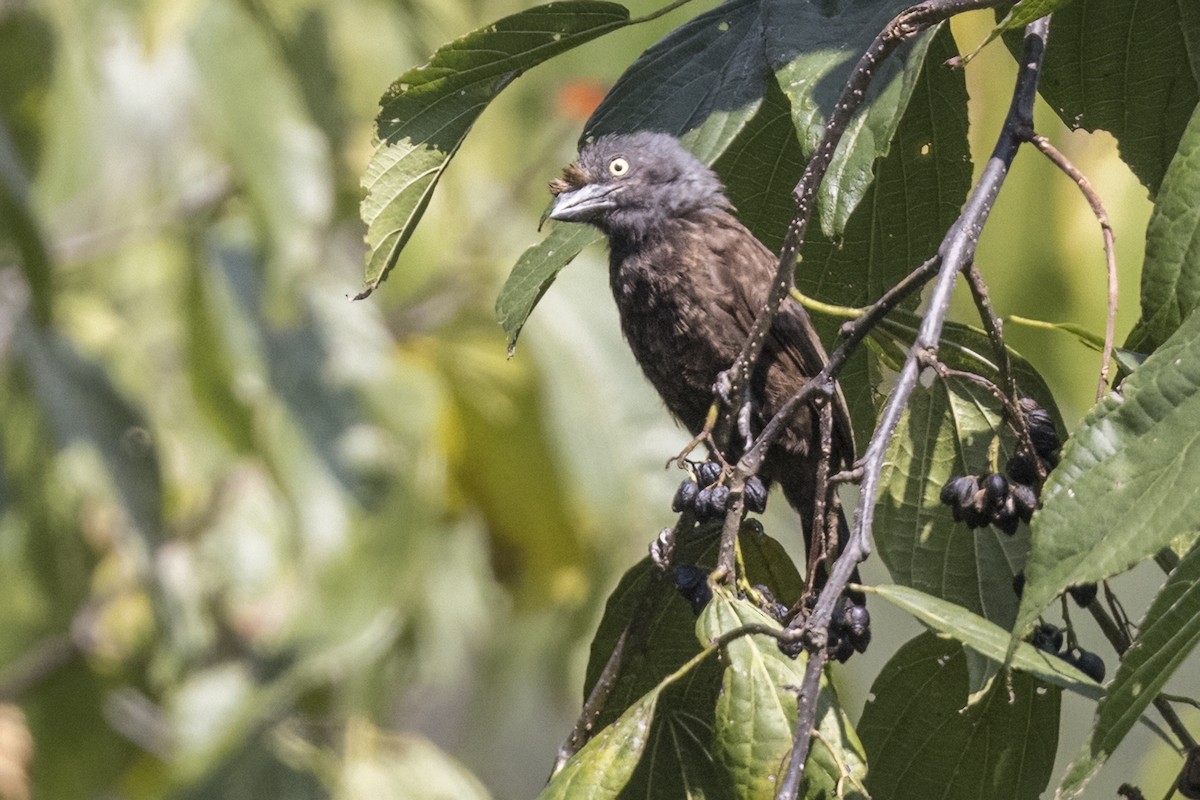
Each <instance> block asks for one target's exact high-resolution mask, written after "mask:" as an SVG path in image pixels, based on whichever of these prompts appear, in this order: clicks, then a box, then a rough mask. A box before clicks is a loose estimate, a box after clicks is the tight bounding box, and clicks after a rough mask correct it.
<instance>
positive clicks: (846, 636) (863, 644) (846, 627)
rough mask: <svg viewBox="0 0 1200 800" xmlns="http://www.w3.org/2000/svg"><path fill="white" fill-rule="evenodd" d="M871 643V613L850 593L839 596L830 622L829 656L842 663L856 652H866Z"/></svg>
mask: <svg viewBox="0 0 1200 800" xmlns="http://www.w3.org/2000/svg"><path fill="white" fill-rule="evenodd" d="M870 643H871V613H870V612H869V611H867V607H866V606H865V605H863V604H862V600H861V599H859V600H858V601H856V600H855V598H853V597H851V596H850V595H848V594H844V595H842V596H841V597H839V598H838V603H837V605H836V606H835V607H834V609H833V619H832V620H831V621H830V623H829V645H828V650H829V656H830V658H833V659H835V660H837V661H839V662H840V663H842V664H845V663H846V661H847V660H849V658H850V656H852V655H854V654H855V653H865V652H866V651H867V645H869V644H870Z"/></svg>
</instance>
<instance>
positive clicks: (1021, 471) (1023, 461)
mask: <svg viewBox="0 0 1200 800" xmlns="http://www.w3.org/2000/svg"><path fill="white" fill-rule="evenodd" d="M1004 471H1005V472H1007V473H1008V477H1009V479H1010V480H1013V481H1016V482H1017V483H1023V484H1025V485H1026V486H1033V485H1034V484H1035V483H1037V480H1038V472H1037V465H1036V464H1035V463H1034V461H1033V457H1032V456H1031V455H1030V454H1028V453H1017V454H1016V455H1015V456H1013V457H1012V458H1010V459H1008V463H1007V464H1005V465H1004Z"/></svg>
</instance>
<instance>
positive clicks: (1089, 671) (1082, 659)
mask: <svg viewBox="0 0 1200 800" xmlns="http://www.w3.org/2000/svg"><path fill="white" fill-rule="evenodd" d="M1074 663H1075V666H1077V667H1079V671H1080V672H1082V673H1083V674H1084V675H1087V676H1088V677H1089V678H1091V679H1092V680H1094V681H1095V682H1096V683H1103V682H1104V671H1105V670H1104V659H1102V658H1100V656H1098V655H1096V654H1095V653H1089V652H1088V651H1087V650H1080V651H1079V656H1078V658H1076V659H1074Z"/></svg>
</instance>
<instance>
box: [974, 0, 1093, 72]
mask: <svg viewBox="0 0 1200 800" xmlns="http://www.w3.org/2000/svg"><path fill="white" fill-rule="evenodd" d="M1070 2H1071V0H1020V2H1018V3H1017V4H1016V5H1015V6H1013V7H1012V8H1010V9H1009V10H1008V13H1007V14H1005V15H1004V17H1003V18H1002V19H1001V20H1000V21H999V22H997V23H996V27H994V28H992V30H991V32H990V33H989V34H988V35H987V38H986V39H984V40H983V43H982V44H980V45H979V46H978V47H976V48H975V49H974V50H973V51H972V52H971V53H970V54H969V55H968V56H967V57H966V58H964V59H963V60H964V61H968V60H970V59H972V58H974V57H975V54H976V53H978V52H979V51H980V50H982V49H983V48H985V47H987V46H988V45H989V44H991V42H992V41H994V40H995V39H996V37H997V36H999V35H1000V34H1002V33H1007V32H1008V31H1015V30H1017V29H1019V28H1024V27H1025V26H1026V25H1028V24H1029V23H1031V22H1033V21H1034V20H1037V19H1041V18H1042V17H1044V16H1046V15H1047V14H1052V13H1054V12H1055V11H1057V10H1058V9H1059V8H1062V7H1063V6H1064V5H1066V4H1067V3H1070Z"/></svg>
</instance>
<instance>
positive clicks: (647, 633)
mask: <svg viewBox="0 0 1200 800" xmlns="http://www.w3.org/2000/svg"><path fill="white" fill-rule="evenodd" d="M719 534H720V526H719V525H716V524H713V525H707V526H705V527H703V528H700V529H698V530H696V531H695V532H694V533H691V534H688V535H687V536H686V537H684V538H683V540H682V541H680V542H678V543H677V545H676V553H675V563H677V564H689V565H696V566H699V567H701V568H704V569H715V568H716V561H717V548H718V545H719V543H720V536H719ZM740 543H741V549H742V558H743V560H744V562H745V564H746V570H747V578H748V580H749V581H750V582H751V583H752V584H763V585H765V586H767V588H769V589H770V590H771V592H772V593H773V594H774V595H775V597H776V598H777V599H778V600H779V601H780V602H782V603H787V604H791V603H793V602H794V601H795V600H796V599H797V598H798V597H799V593H800V591H801V590H802V588H803V585H804V580H803V578H801V577H800V575H799V573H798V572H797V571H796V567H795V565H794V564H793V563H792V561H791V559H790V558H789V557H788V555H787V552H786V551H785V550H784V549H783V546H782V545H781V544H779V542H777V541H775V540H774V539H772V538H771V537H769V536H759V535H743V536H741V537H740ZM647 593H648V596H647V597H646V600H645V603H646V606H647V608H648V609H649V613H648V614H646V615H644V616H643V617H641V618H640V619H639V623H638V624H639V625H641V626H643V627H642V629H641V630H642V632H641V633H640V634H638V636H637V638H638V639H640V640H641V643H640V645H639V646H638V647H635V648H633V649H632V651H631V652H629V653H627V655H626V661H625V662H624V664H623V668H622V670H621V676H620V678H619V679H618V681H617V684H616V687H615V688H614V689H613V690H612V693H611V694H610V695H609V699H608V703H607V704H606V705H605V710H604V713H603V714H602V715H601V716H600V720H599V722H598V727H599V726H603V725H604V724H606V723H607V722H610V721H612V720H614V719H616V717H617V716H618V715H619V714H620V713H621V711H622V710H623V709H624V708H626V707H628V706H629V704H630V703H632V702H634V701H635V700H636V699H637V698H638V697H641V696H642V695H643V694H645V693H646V692H648V691H649V690H650V689H651V688H652V687H653V686H654V685H655V684H656V683H657V682H658V681H659V680H660V679H661V678H662V677H663V676H665V675H668V674H670V673H671V672H672V671H674V670H676V669H678V668H679V666H680V665H681V664H683V663H684V662H685V661H686V660H687V659H688V658H691V657H692V656H693V655H695V654H696V653H698V652H700V645H699V643H698V642H697V641H696V638H695V636H694V634H693V632H692V631H693V628H694V626H695V613H694V612H693V611H692V608H691V606H690V605H689V604H688V602H687V601H686V600H684V599H683V597H682V596H680V594H679V592H678V590H677V589H676V588H675V582H674V580H673V579H672V577H671V576H669V575H663V574H662V573H661V572H660V571H659V570H658V568H657V567H656V566H655V565H654V564H653V563H652V562H651V561H650V559H649V558H644V559H642V560H641V561H639V562H638V563H637V564H636V565H634V566H633V567H632V568H630V570H629V571H628V572H626V573H625V575H624V577H622V578H621V581H620V583H618V584H617V588H616V589H614V590H613V592H612V594H611V595H609V598H608V603H607V605H606V606H605V608H604V615H603V617H602V618H601V620H600V626H599V629H598V630H597V631H596V636H595V637H594V638H593V639H592V647H591V657H590V659H589V660H588V667H587V675H586V679H585V682H584V694H585V696H586V695H587V694H588V693H590V692H591V690H592V687H593V686H594V685H595V683H596V680H597V678H598V677H599V675H600V671H601V670H603V669H604V665H605V663H606V662H607V661H608V657H609V654H610V653H612V651H613V648H614V647H616V643H617V640H618V639H619V638H620V636H621V634H622V633H623V632H624V630H625V628H626V627H627V626H628V625H629V623H630V620H631V619H632V618H633V616H634V612H635V610H636V609H637V608H638V606H639V605H641V604H642V603H643V596H644V595H647ZM700 669H701V671H702V670H703V669H705V667H701V668H700ZM712 696H713V698H714V699H715V697H716V694H715V682H714V691H713V695H712Z"/></svg>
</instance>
